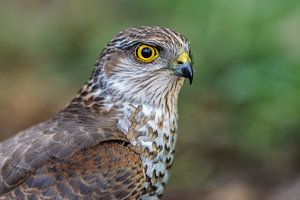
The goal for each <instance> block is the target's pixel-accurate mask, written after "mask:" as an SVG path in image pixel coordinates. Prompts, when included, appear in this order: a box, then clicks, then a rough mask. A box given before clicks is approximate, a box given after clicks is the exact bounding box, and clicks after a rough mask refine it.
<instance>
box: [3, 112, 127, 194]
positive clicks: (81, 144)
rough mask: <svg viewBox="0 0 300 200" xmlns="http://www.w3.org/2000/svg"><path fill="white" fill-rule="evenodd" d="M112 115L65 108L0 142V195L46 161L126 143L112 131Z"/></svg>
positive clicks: (62, 159)
mask: <svg viewBox="0 0 300 200" xmlns="http://www.w3.org/2000/svg"><path fill="white" fill-rule="evenodd" d="M115 120H116V116H115V113H114V112H113V111H112V112H108V113H93V112H91V111H89V110H87V109H85V108H83V107H80V106H74V107H72V106H70V107H67V108H66V109H65V110H63V111H62V112H60V113H58V114H57V115H56V116H55V117H53V118H52V119H50V120H48V121H46V122H43V123H40V124H38V125H36V126H33V127H31V128H29V129H27V130H25V131H22V132H20V133H18V134H17V135H16V136H14V137H12V138H10V139H8V140H6V141H4V142H2V143H0V161H1V162H0V195H1V194H4V193H6V192H7V191H9V190H11V189H13V188H15V187H16V186H18V185H20V184H21V183H23V182H24V181H25V180H26V179H27V178H28V177H29V176H31V175H32V174H34V173H35V172H36V171H37V170H38V169H40V168H42V167H43V166H45V165H46V164H49V162H51V161H53V160H55V161H57V162H62V161H65V159H66V158H67V157H68V156H70V155H72V154H74V153H75V152H77V151H80V150H83V149H87V148H90V147H94V146H96V145H99V144H101V143H104V142H109V141H117V142H127V139H126V137H125V135H124V134H122V133H120V132H119V131H118V130H117V128H116V123H115Z"/></svg>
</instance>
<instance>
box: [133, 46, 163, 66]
mask: <svg viewBox="0 0 300 200" xmlns="http://www.w3.org/2000/svg"><path fill="white" fill-rule="evenodd" d="M135 56H136V57H137V58H138V59H139V60H140V61H142V62H145V63H149V62H152V61H153V60H154V59H155V58H157V57H158V50H157V48H155V47H153V46H150V45H147V44H142V45H140V46H138V47H137V48H136V50H135Z"/></svg>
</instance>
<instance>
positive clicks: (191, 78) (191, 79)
mask: <svg viewBox="0 0 300 200" xmlns="http://www.w3.org/2000/svg"><path fill="white" fill-rule="evenodd" d="M189 81H190V85H192V83H193V76H191V77H189Z"/></svg>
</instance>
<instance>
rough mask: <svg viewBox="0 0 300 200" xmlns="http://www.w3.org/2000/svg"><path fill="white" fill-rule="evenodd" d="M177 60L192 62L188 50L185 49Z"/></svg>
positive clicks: (179, 61)
mask: <svg viewBox="0 0 300 200" xmlns="http://www.w3.org/2000/svg"><path fill="white" fill-rule="evenodd" d="M177 62H178V63H182V64H183V63H186V62H191V58H190V56H189V54H188V53H187V52H186V51H184V52H182V53H181V54H180V56H179V57H178V58H177Z"/></svg>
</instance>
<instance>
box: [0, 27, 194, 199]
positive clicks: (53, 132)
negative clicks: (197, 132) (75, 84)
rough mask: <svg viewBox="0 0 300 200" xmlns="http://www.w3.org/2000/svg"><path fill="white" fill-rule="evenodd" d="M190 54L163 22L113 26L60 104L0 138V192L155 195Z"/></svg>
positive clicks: (164, 175)
mask: <svg viewBox="0 0 300 200" xmlns="http://www.w3.org/2000/svg"><path fill="white" fill-rule="evenodd" d="M190 57H191V56H190V45H189V41H188V40H187V39H186V38H185V37H184V36H183V35H182V34H181V33H178V32H175V31H172V30H170V29H168V28H159V27H146V26H143V27H137V28H127V29H125V30H123V31H122V32H120V33H119V34H118V35H117V36H115V37H114V38H113V39H112V40H111V41H110V42H109V43H108V44H107V45H106V47H105V48H104V50H103V51H102V53H101V54H100V56H99V58H98V59H97V61H96V64H95V65H94V68H93V72H92V75H91V77H90V79H89V80H88V81H87V82H86V84H85V85H84V86H83V87H82V88H81V90H80V91H79V92H78V94H77V95H76V96H75V97H74V98H73V99H72V100H71V101H70V103H69V104H68V105H67V106H66V107H65V108H64V109H63V110H62V111H60V112H59V113H58V114H56V115H55V116H54V117H53V118H51V119H49V120H48V121H46V122H42V123H40V124H38V125H35V126H33V127H31V128H29V129H27V130H24V131H21V132H19V133H18V134H17V135H16V136H13V137H11V138H9V139H7V140H5V141H3V142H1V143H0V196H1V197H0V199H159V198H160V197H161V196H162V194H163V190H164V187H165V186H166V183H167V180H168V171H169V169H170V168H171V165H172V162H173V155H174V150H175V143H176V137H177V134H176V130H177V122H176V120H177V98H178V93H179V91H180V88H181V87H182V85H183V83H184V80H185V79H189V81H190V83H192V80H193V70H192V64H191V62H192V61H191V58H190Z"/></svg>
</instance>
